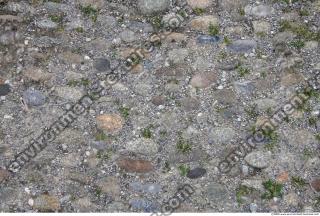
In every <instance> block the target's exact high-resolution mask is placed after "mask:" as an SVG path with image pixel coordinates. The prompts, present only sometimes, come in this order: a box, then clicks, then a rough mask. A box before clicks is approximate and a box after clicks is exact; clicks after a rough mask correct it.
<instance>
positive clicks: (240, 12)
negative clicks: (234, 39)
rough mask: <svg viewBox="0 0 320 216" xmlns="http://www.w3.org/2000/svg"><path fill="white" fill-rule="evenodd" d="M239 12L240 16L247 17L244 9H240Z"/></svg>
mask: <svg viewBox="0 0 320 216" xmlns="http://www.w3.org/2000/svg"><path fill="white" fill-rule="evenodd" d="M238 12H239V14H240V16H245V15H246V12H245V11H244V9H243V8H239V9H238Z"/></svg>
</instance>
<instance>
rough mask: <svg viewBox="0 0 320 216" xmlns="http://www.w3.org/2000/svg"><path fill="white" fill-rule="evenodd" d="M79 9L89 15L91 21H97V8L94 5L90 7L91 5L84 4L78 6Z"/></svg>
mask: <svg viewBox="0 0 320 216" xmlns="http://www.w3.org/2000/svg"><path fill="white" fill-rule="evenodd" d="M80 10H81V12H82V13H83V14H84V15H85V16H87V17H90V18H91V20H92V21H93V22H96V21H97V18H98V10H97V9H95V8H94V7H92V6H91V5H88V6H85V7H84V6H80Z"/></svg>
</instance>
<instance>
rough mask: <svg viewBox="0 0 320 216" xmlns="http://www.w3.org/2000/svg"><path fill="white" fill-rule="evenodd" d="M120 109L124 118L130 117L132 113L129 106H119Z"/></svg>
mask: <svg viewBox="0 0 320 216" xmlns="http://www.w3.org/2000/svg"><path fill="white" fill-rule="evenodd" d="M119 111H120V113H121V115H122V116H123V117H124V118H128V117H129V115H130V113H129V111H130V108H128V107H120V108H119Z"/></svg>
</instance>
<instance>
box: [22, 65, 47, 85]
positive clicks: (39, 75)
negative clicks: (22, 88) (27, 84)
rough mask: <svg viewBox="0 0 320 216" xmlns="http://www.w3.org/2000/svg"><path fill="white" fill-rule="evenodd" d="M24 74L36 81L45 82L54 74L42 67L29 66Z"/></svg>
mask: <svg viewBox="0 0 320 216" xmlns="http://www.w3.org/2000/svg"><path fill="white" fill-rule="evenodd" d="M24 75H25V76H26V77H27V78H29V79H30V80H33V81H35V82H43V81H47V80H49V79H50V78H51V77H52V75H51V74H49V73H46V72H44V71H43V70H42V69H41V68H36V67H29V68H27V69H26V70H25V71H24Z"/></svg>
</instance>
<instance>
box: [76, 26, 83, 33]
mask: <svg viewBox="0 0 320 216" xmlns="http://www.w3.org/2000/svg"><path fill="white" fill-rule="evenodd" d="M75 30H76V32H78V33H83V32H84V29H83V28H82V27H77V28H75Z"/></svg>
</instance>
